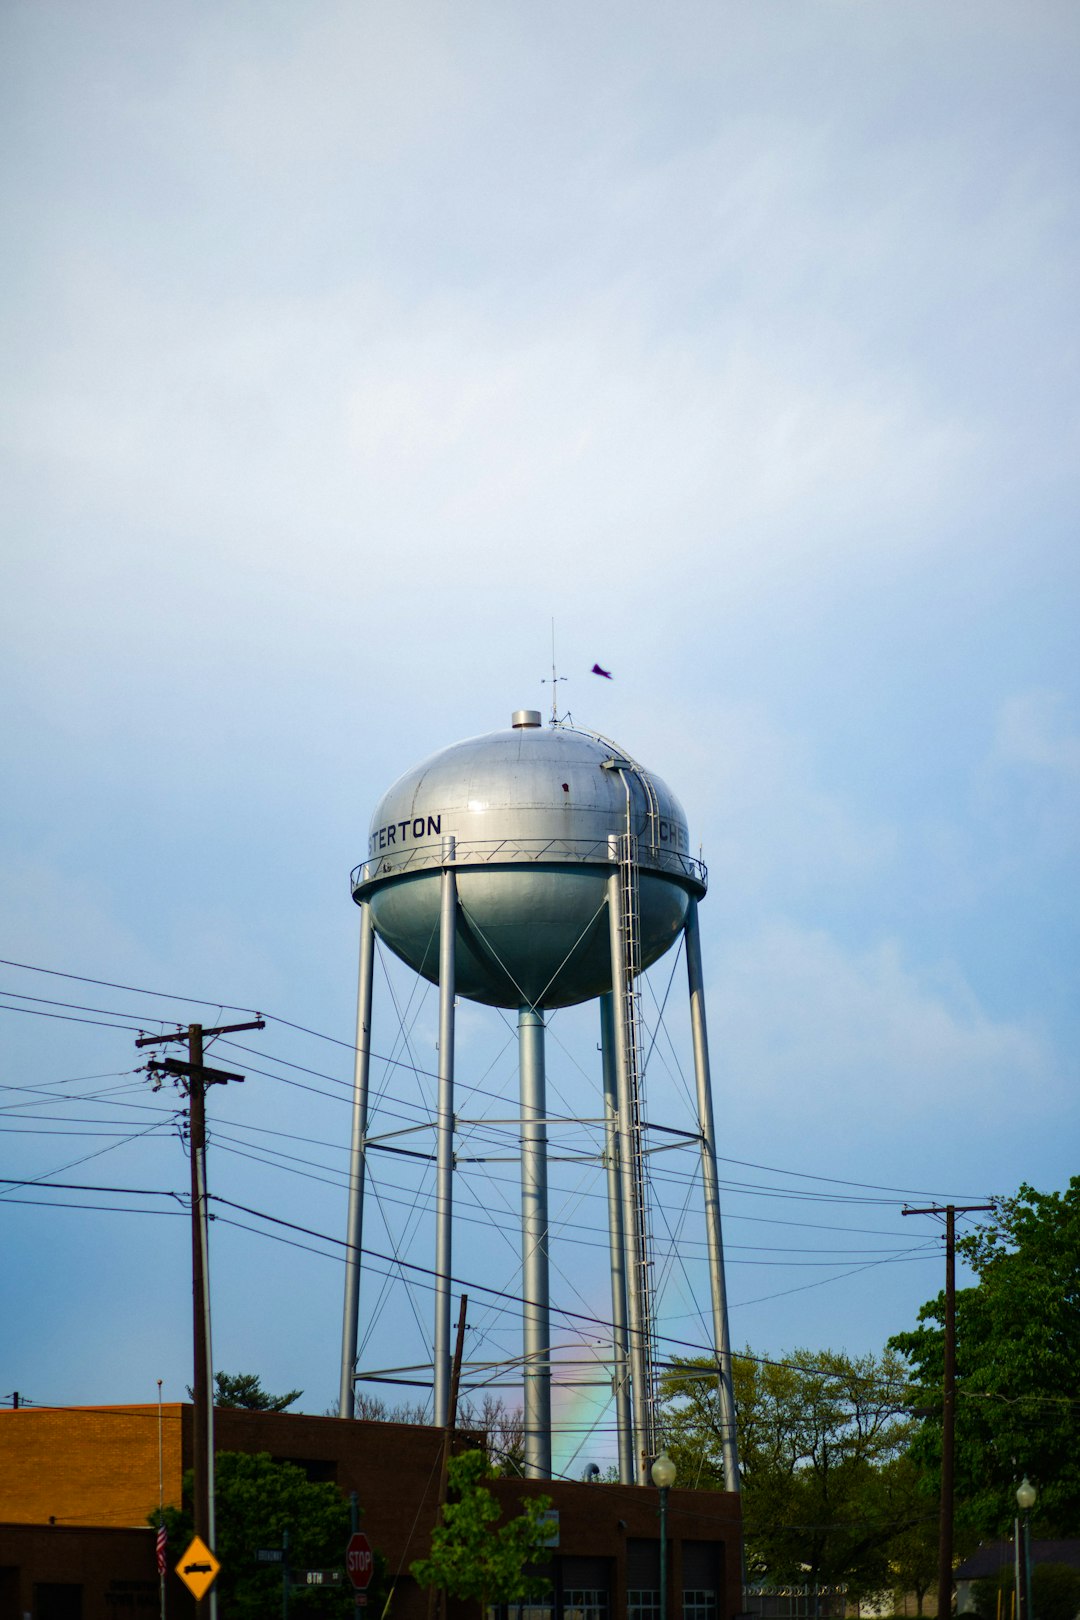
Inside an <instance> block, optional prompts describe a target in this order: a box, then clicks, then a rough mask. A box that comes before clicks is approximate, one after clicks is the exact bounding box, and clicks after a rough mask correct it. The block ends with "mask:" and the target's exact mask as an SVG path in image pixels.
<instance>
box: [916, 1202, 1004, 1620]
mask: <svg viewBox="0 0 1080 1620" xmlns="http://www.w3.org/2000/svg"><path fill="white" fill-rule="evenodd" d="M993 1207H994V1206H993V1204H961V1205H956V1204H945V1205H939V1204H931V1206H930V1208H929V1209H904V1210H902V1211H901V1214H903V1215H944V1217H945V1368H944V1373H943V1376H942V1385H941V1388H942V1399H941V1521H940V1530H939V1533H938V1620H949V1616H950V1615H951V1614H952V1588H953V1499H954V1494H955V1487H954V1472H955V1457H956V1217H957V1215H973V1214H975V1213H976V1212H978V1211H981V1210H990V1209H993Z"/></svg>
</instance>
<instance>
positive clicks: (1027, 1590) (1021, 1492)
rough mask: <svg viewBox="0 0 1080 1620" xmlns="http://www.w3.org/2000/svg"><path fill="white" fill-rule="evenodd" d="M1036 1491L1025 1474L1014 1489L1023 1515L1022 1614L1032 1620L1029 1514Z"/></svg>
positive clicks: (1036, 1494)
mask: <svg viewBox="0 0 1080 1620" xmlns="http://www.w3.org/2000/svg"><path fill="white" fill-rule="evenodd" d="M1038 1494H1039V1493H1038V1491H1037V1490H1036V1489H1035V1487H1034V1485H1033V1484H1032V1483H1031V1481H1030V1479H1028V1477H1027V1475H1026V1474H1025V1475H1024V1477H1023V1479H1022V1480H1021V1482H1020V1484H1019V1485H1018V1486H1017V1489H1016V1504H1017V1506H1018V1507H1019V1509H1020V1511H1021V1513H1022V1514H1023V1515H1024V1528H1023V1535H1024V1542H1023V1547H1024V1553H1023V1557H1024V1615H1023V1620H1033V1616H1032V1610H1031V1519H1030V1514H1031V1510H1032V1508H1033V1507H1034V1506H1035V1498H1036V1497H1037V1496H1038ZM1019 1530H1020V1526H1019V1521H1018V1522H1017V1541H1018V1542H1019V1539H1020V1536H1019Z"/></svg>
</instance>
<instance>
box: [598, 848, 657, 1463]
mask: <svg viewBox="0 0 1080 1620" xmlns="http://www.w3.org/2000/svg"><path fill="white" fill-rule="evenodd" d="M621 921H622V899H621V895H620V891H619V874H618V872H613V873H612V874H611V877H610V878H609V879H608V930H609V937H610V942H611V982H612V984H613V985H614V986H615V987H616V988H615V990H614V992H613V995H614V997H615V998H622V997H624V996H625V995H626V994H627V965H626V951H625V947H624V941H623V931H622V926H621ZM614 1012H615V1020H614V1022H615V1082H616V1092H617V1097H618V1104H619V1181H620V1185H621V1189H622V1224H623V1243H624V1245H625V1250H626V1279H627V1290H626V1294H627V1317H628V1329H629V1332H628V1338H629V1349H630V1409H631V1414H632V1432H633V1437H634V1483H635V1484H638V1485H645V1484H647V1483H648V1470H649V1464H650V1461H651V1458H650V1457H649V1451H650V1437H649V1432H648V1422H649V1411H650V1407H649V1372H650V1369H649V1346H648V1333H647V1327H646V1324H647V1311H646V1306H645V1300H644V1289H645V1287H646V1283H647V1279H646V1276H645V1262H646V1259H647V1256H645V1255H644V1254H643V1253H642V1244H641V1225H640V1221H639V1213H640V1212H639V1209H638V1200H637V1195H636V1191H635V1183H634V1154H635V1153H636V1152H638V1151H639V1149H640V1143H639V1142H637V1141H636V1140H635V1137H634V1126H633V1117H634V1111H633V1105H632V1101H631V1095H630V1092H631V1079H630V1063H631V1054H630V1051H629V1045H628V1038H627V1031H626V1023H627V1020H626V1016H625V1009H624V1007H623V1006H622V1004H621V999H616V1000H615V1003H614Z"/></svg>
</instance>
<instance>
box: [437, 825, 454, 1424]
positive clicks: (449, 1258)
mask: <svg viewBox="0 0 1080 1620" xmlns="http://www.w3.org/2000/svg"><path fill="white" fill-rule="evenodd" d="M455 854H456V846H455V841H454V839H453V838H447V839H444V841H443V859H444V860H445V861H452V860H453V859H454V857H455ZM456 943H457V875H456V873H455V872H454V869H453V867H452V866H444V867H443V872H442V896H441V906H440V911H439V1098H438V1104H437V1111H436V1119H435V1357H434V1361H435V1366H434V1382H435V1420H434V1421H435V1427H436V1428H439V1429H444V1428H445V1427H446V1425H447V1422H448V1421H449V1414H450V1289H451V1282H452V1276H453V1218H454V997H455V995H456V991H457V986H456V982H455V972H456V954H455V945H456Z"/></svg>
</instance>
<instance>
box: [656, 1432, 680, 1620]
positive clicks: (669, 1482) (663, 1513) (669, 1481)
mask: <svg viewBox="0 0 1080 1620" xmlns="http://www.w3.org/2000/svg"><path fill="white" fill-rule="evenodd" d="M652 1480H653V1484H654V1485H655V1486H656V1488H657V1490H658V1491H659V1492H660V1620H667V1493H668V1491H669V1490H670V1489H671V1487H672V1486H673V1485H674V1483H675V1464H674V1463H673V1462H672V1460H671V1458H670V1457H669V1456H668V1454H667V1452H666V1451H662V1452H661V1453H660V1455H659V1457H657V1459H656V1461H655V1462H654V1463H653V1465H652Z"/></svg>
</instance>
